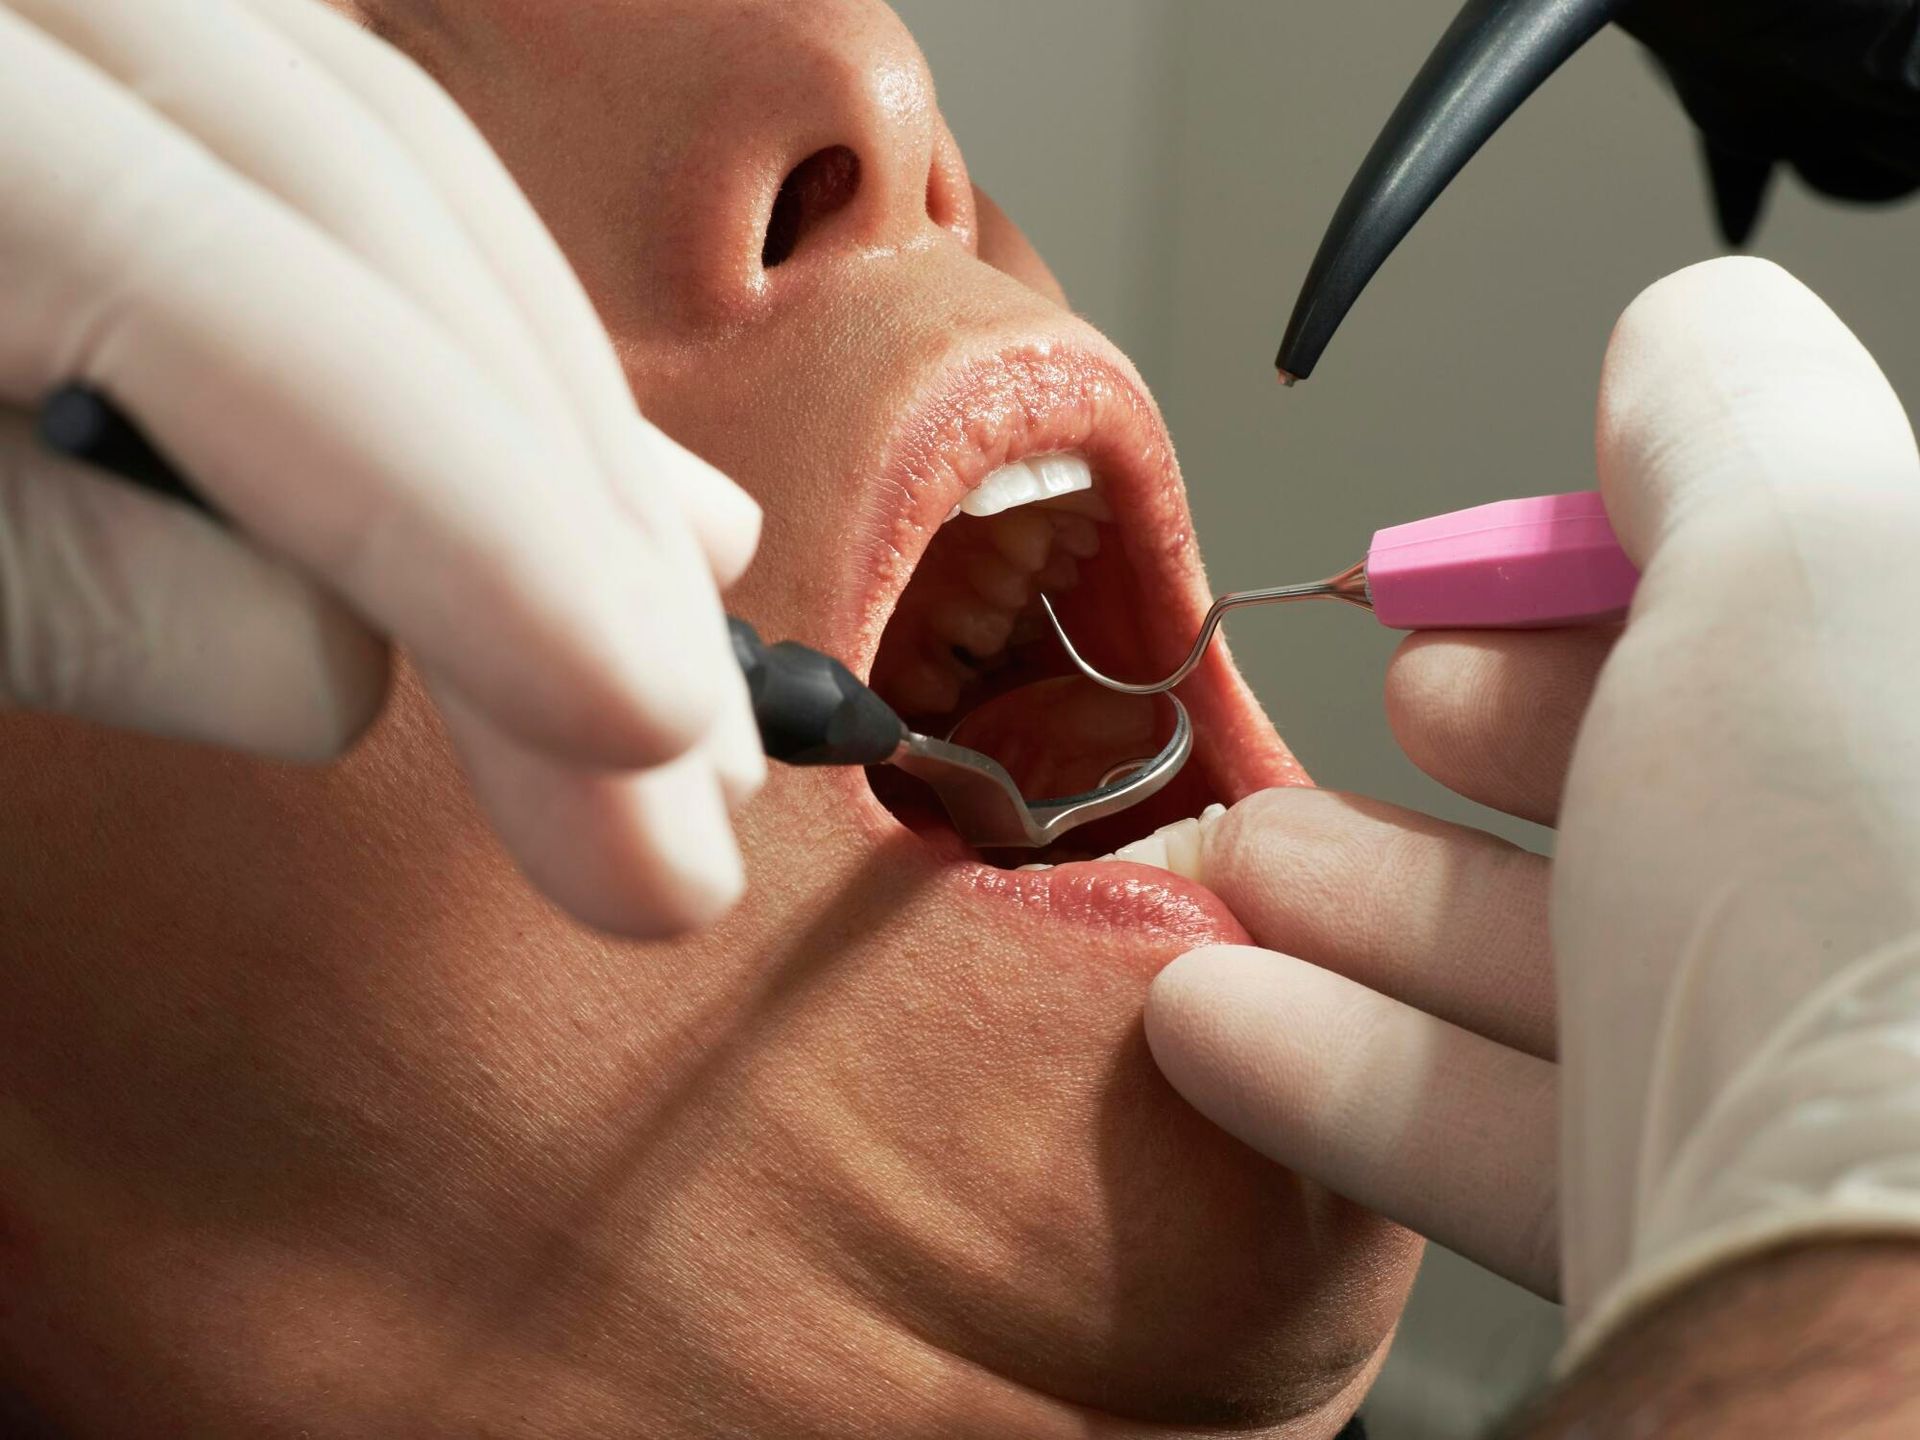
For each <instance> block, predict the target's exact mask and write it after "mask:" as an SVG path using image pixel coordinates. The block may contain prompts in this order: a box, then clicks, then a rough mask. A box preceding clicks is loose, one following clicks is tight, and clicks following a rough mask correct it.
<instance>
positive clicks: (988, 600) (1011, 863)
mask: <svg viewBox="0 0 1920 1440" xmlns="http://www.w3.org/2000/svg"><path fill="white" fill-rule="evenodd" d="M1042 368H1046V367H1042ZM1064 368H1065V369H1066V370H1067V371H1069V372H1074V371H1077V370H1081V369H1082V367H1075V366H1073V365H1072V364H1071V363H1070V362H1066V363H1064ZM1046 378H1047V379H1048V383H1047V384H1042V385H1029V386H1026V387H1024V392H1023V393H1021V394H1020V395H1019V399H1020V402H1021V405H1022V408H1023V413H1022V414H1021V415H1019V416H1018V417H1017V419H1016V421H1015V423H1013V424H1011V425H1008V424H1006V423H1005V420H1004V414H1005V412H1004V410H1003V411H1002V412H1001V413H1002V417H1003V418H1002V423H1000V424H999V425H998V426H997V427H996V428H997V429H998V431H999V432H1000V433H998V434H994V435H991V436H990V437H988V438H987V439H986V440H985V441H984V442H983V440H982V437H981V435H980V432H979V428H978V427H970V426H966V425H964V424H963V425H962V426H961V427H960V431H961V433H960V435H959V436H958V437H956V439H955V443H954V444H953V445H951V446H949V447H948V450H947V453H946V455H945V464H944V466H942V467H940V473H939V475H938V477H937V479H936V480H934V481H932V482H929V483H926V484H924V485H923V486H921V487H919V488H921V489H923V490H924V491H925V492H926V493H925V494H924V495H923V496H919V497H917V498H918V499H920V500H923V501H924V500H933V499H936V498H937V499H939V500H943V501H945V507H944V509H943V510H942V511H941V512H940V513H936V514H930V515H927V516H926V517H925V519H924V520H923V522H922V526H921V527H920V529H919V531H918V532H917V533H920V534H924V544H923V545H921V546H920V547H919V550H918V554H917V556H915V557H912V558H909V557H908V556H907V555H906V554H905V553H904V552H905V551H906V550H907V549H908V548H909V547H907V546H902V547H900V548H901V550H902V552H903V553H902V557H901V558H902V560H903V561H906V563H908V564H910V566H911V570H910V573H908V574H907V575H906V578H905V581H904V584H900V583H899V580H898V577H897V576H896V577H894V584H895V585H898V590H897V598H896V599H895V601H894V604H893V607H892V611H891V613H890V614H888V615H886V617H885V623H884V626H883V627H882V628H881V629H880V632H879V635H878V641H877V645H876V647H875V649H874V651H873V661H872V666H871V671H870V675H869V679H868V683H869V684H870V685H871V686H872V687H873V688H874V690H875V691H877V692H878V693H879V695H880V696H881V697H882V698H883V699H885V700H886V701H887V702H888V703H889V704H890V705H891V706H892V707H893V708H894V710H895V711H896V712H898V713H899V714H900V715H901V716H902V718H903V719H905V720H906V721H907V723H908V724H909V725H910V726H912V727H913V728H914V729H915V730H918V731H920V732H921V733H923V734H928V735H933V736H937V737H941V738H951V739H952V740H954V741H955V742H956V743H958V744H962V745H965V746H967V747H969V748H971V749H974V750H978V751H981V752H983V753H985V754H987V755H990V756H992V757H993V758H994V759H996V760H998V761H999V762H1000V763H1001V764H1002V765H1003V766H1004V767H1005V768H1006V769H1007V771H1008V772H1009V773H1010V774H1011V775H1012V776H1013V778H1014V780H1015V781H1016V782H1017V783H1018V784H1019V787H1020V790H1021V793H1022V794H1023V795H1024V796H1025V797H1026V798H1027V799H1028V800H1029V801H1030V802H1037V801H1041V800H1046V799H1055V798H1059V797H1063V796H1067V795H1072V794H1077V793H1080V792H1083V791H1087V790H1091V789H1094V788H1096V787H1098V786H1099V785H1100V784H1101V783H1102V782H1103V781H1104V780H1106V779H1107V778H1109V777H1111V776H1113V775H1114V774H1116V773H1124V771H1125V770H1126V769H1127V768H1128V766H1129V764H1131V763H1138V762H1140V761H1143V760H1145V759H1147V758H1149V757H1151V756H1152V755H1154V754H1155V753H1156V752H1157V751H1158V750H1159V749H1160V748H1161V746H1162V745H1163V744H1164V743H1165V742H1166V740H1167V738H1168V734H1169V733H1170V730H1171V725H1172V707H1171V706H1169V705H1168V704H1167V703H1166V702H1165V701H1164V700H1160V699H1155V698H1151V697H1138V696H1128V695H1121V694H1118V693H1115V692H1113V691H1109V690H1106V689H1104V688H1102V687H1100V686H1097V685H1095V684H1093V683H1092V682H1090V681H1087V680H1085V679H1083V678H1081V677H1080V676H1079V675H1078V674H1077V673H1076V672H1074V670H1073V667H1072V666H1071V664H1070V662H1069V661H1068V659H1067V656H1066V654H1065V652H1064V651H1063V650H1062V649H1061V647H1060V645H1059V643H1058V641H1057V640H1056V639H1055V638H1054V636H1053V633H1052V631H1051V629H1050V627H1049V626H1048V625H1047V623H1046V618H1045V615H1044V614H1043V612H1042V611H1041V608H1040V597H1041V596H1042V595H1043V594H1044V595H1046V596H1047V597H1048V598H1049V599H1050V600H1051V601H1052V602H1053V604H1054V606H1055V608H1056V610H1058V612H1059V614H1060V617H1061V620H1062V622H1063V623H1064V624H1065V625H1066V627H1067V629H1068V632H1069V633H1070V634H1072V635H1073V637H1074V640H1075V643H1076V644H1077V645H1078V646H1079V647H1080V649H1081V651H1082V653H1083V654H1084V655H1085V656H1086V657H1087V658H1088V659H1089V660H1091V661H1092V662H1093V663H1094V664H1095V665H1097V666H1099V667H1100V668H1102V669H1105V670H1107V671H1108V672H1109V673H1113V674H1119V675H1127V676H1133V677H1137V678H1147V677H1149V676H1151V675H1154V674H1164V673H1165V672H1166V670H1167V669H1169V668H1171V666H1172V664H1173V663H1175V662H1177V660H1178V659H1179V658H1180V656H1181V655H1183V654H1184V652H1185V649H1186V646H1187V645H1188V644H1189V643H1190V642H1191V639H1192V636H1193V634H1194V633H1196V630H1197V625H1198V621H1199V616H1200V614H1201V613H1202V612H1203V611H1204V609H1205V606H1206V602H1207V597H1206V591H1205V587H1204V583H1203V582H1202V580H1201V578H1200V572H1199V566H1198V559H1197V556H1196V555H1195V553H1194V547H1193V544H1192V540H1191V535H1190V530H1189V527H1188V524H1187V519H1186V513H1185V506H1184V501H1183V499H1182V496H1181V493H1180V488H1179V484H1178V480H1177V479H1176V478H1175V475H1174V472H1173V467H1172V463H1171V456H1170V454H1169V453H1167V452H1166V449H1165V441H1164V432H1162V431H1161V430H1160V429H1159V424H1158V419H1157V417H1155V416H1152V415H1151V409H1150V406H1148V405H1147V403H1146V402H1145V401H1144V399H1143V398H1137V392H1134V391H1133V389H1132V387H1131V386H1130V385H1128V384H1127V383H1126V382H1125V381H1124V380H1123V379H1122V378H1121V377H1117V376H1113V375H1110V374H1106V373H1104V372H1102V373H1099V374H1096V375H1095V376H1094V377H1093V378H1092V379H1091V380H1090V379H1089V377H1088V375H1087V374H1085V373H1069V374H1067V375H1064V376H1062V375H1053V376H1051V377H1046ZM1062 382H1064V383H1062ZM990 388H991V387H990ZM1013 388H1014V389H1015V390H1016V391H1021V390H1022V387H1019V386H1015V387H1013ZM1115 390H1124V391H1125V392H1126V393H1125V394H1124V395H1123V396H1122V399H1121V400H1120V401H1118V402H1116V400H1115V398H1114V395H1113V394H1112V393H1110V392H1112V391H1115ZM1062 402H1064V403H1062ZM1116 412H1118V413H1116ZM1143 412H1144V415H1143ZM1116 432H1117V433H1116ZM1163 457H1164V458H1163ZM927 530H930V532H931V533H930V534H925V531H927ZM887 588H889V589H891V588H893V586H888V587H887ZM1179 693H1180V696H1181V698H1182V700H1183V701H1184V702H1185V703H1186V705H1187V706H1188V708H1189V710H1190V711H1191V713H1192V716H1193V723H1194V729H1195V745H1194V753H1193V757H1192V758H1191V759H1190V760H1189V761H1188V763H1187V765H1186V767H1185V768H1184V769H1183V770H1182V771H1181V773H1180V774H1179V775H1178V776H1177V777H1175V778H1174V779H1173V780H1172V781H1171V782H1170V783H1169V784H1168V785H1167V786H1166V787H1165V788H1164V789H1163V790H1161V791H1160V792H1159V793H1158V794H1155V795H1153V796H1151V797H1149V798H1148V799H1146V800H1144V801H1142V802H1141V803H1140V804H1138V805H1136V806H1134V807H1132V808H1131V809H1128V810H1126V811H1124V812H1122V813H1120V814H1117V815H1112V816H1108V817H1106V818H1104V819H1101V820H1096V821H1094V822H1092V823H1089V824H1087V825H1085V826H1082V827H1080V828H1078V829H1076V830H1073V831H1071V832H1069V833H1068V834H1066V835H1065V836H1063V837H1062V838H1061V839H1060V840H1059V841H1057V842H1055V843H1054V844H1053V845H1051V846H1048V847H1046V848H1045V849H1037V850H1036V849H990V850H977V849H975V848H974V847H973V846H971V845H969V844H968V843H967V842H966V841H965V840H964V839H962V837H961V836H960V835H959V834H958V833H957V832H956V831H955V829H954V827H953V825H952V823H951V821H950V820H949V819H948V817H947V814H946V811H945V810H944V809H943V808H942V806H941V804H940V802H939V800H938V798H937V797H936V796H935V795H934V794H933V792H932V791H931V790H930V789H929V788H928V787H927V786H925V785H924V784H922V783H921V782H920V781H918V780H916V779H914V778H913V777H911V776H909V775H906V774H904V773H902V772H900V771H898V770H895V769H892V768H890V767H877V768H875V769H872V770H869V771H868V772H867V777H868V783H869V785H870V786H871V788H872V791H873V794H874V796H875V798H876V799H877V800H878V801H879V802H880V804H881V805H882V806H883V807H884V808H885V809H886V810H887V811H888V812H889V813H890V814H891V815H892V816H893V817H894V818H895V819H896V820H898V821H899V822H900V823H901V824H902V825H904V826H905V827H906V828H907V829H909V830H910V831H912V832H913V833H914V834H915V835H916V836H917V837H919V838H920V839H921V840H922V841H923V842H925V843H927V844H928V845H929V846H931V847H933V849H934V850H935V851H936V852H937V853H938V854H939V855H940V856H941V857H942V858H945V859H949V860H963V861H974V862H977V863H980V864H984V865H987V866H991V867H994V868H996V869H1001V870H1012V869H1022V868H1027V867H1032V866H1036V865H1039V866H1055V865H1061V864H1066V863H1070V862H1078V861H1086V860H1090V859H1095V858H1104V859H1116V860H1122V861H1135V862H1140V863H1145V864H1151V865H1156V866H1159V867H1160V868H1162V869H1166V870H1171V871H1173V872H1175V873H1177V874H1180V875H1184V876H1186V877H1187V878H1189V879H1198V878H1199V877H1198V875H1197V874H1196V866H1197V858H1198V850H1199V845H1200V828H1201V826H1202V824H1203V823H1204V822H1205V820H1206V819H1208V818H1210V816H1211V815H1212V814H1215V813H1218V807H1221V806H1225V805H1230V804H1232V803H1233V802H1234V801H1235V800H1237V799H1239V798H1240V797H1241V796H1242V795H1244V794H1246V793H1248V792H1249V791H1251V790H1253V789H1257V788H1260V787H1261V786H1262V785H1266V784H1273V783H1284V782H1285V781H1286V780H1288V779H1297V778H1299V777H1298V772H1297V769H1292V762H1291V757H1290V756H1287V755H1286V752H1285V750H1284V747H1282V746H1281V745H1280V743H1279V740H1278V737H1277V736H1275V735H1274V734H1273V731H1272V728H1271V726H1269V725H1267V723H1266V721H1265V718H1264V716H1262V715H1261V714H1260V712H1259V710H1258V707H1257V706H1256V705H1255V704H1254V702H1253V700H1252V697H1251V696H1250V695H1249V694H1248V693H1247V691H1246V689H1245V687H1244V685H1242V684H1241V683H1240V682H1239V680H1238V678H1237V676H1235V675H1234V673H1233V671H1232V669H1231V667H1230V666H1229V665H1228V664H1227V662H1226V661H1225V659H1224V658H1223V657H1222V656H1220V655H1217V654H1216V655H1214V656H1211V657H1209V660H1208V662H1207V663H1206V664H1204V665H1202V666H1201V667H1200V669H1199V670H1197V671H1196V672H1195V673H1194V674H1193V675H1192V676H1191V677H1189V679H1188V680H1187V681H1186V682H1184V683H1183V684H1182V685H1181V687H1180V690H1179ZM1276 762H1278V763H1277V765H1276ZM1289 769H1292V773H1291V774H1288V773H1286V772H1287V771H1288V770H1289Z"/></svg>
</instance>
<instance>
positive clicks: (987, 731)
mask: <svg viewBox="0 0 1920 1440" xmlns="http://www.w3.org/2000/svg"><path fill="white" fill-rule="evenodd" d="M1167 709H1168V707H1166V706H1164V705H1162V704H1161V703H1160V702H1159V701H1158V700H1156V699H1155V698H1154V697H1152V696H1150V695H1119V694H1115V693H1114V692H1113V691H1111V690H1108V689H1105V688H1104V687H1102V686H1099V685H1096V684H1094V683H1093V682H1092V681H1091V680H1087V679H1083V678H1082V677H1081V676H1078V675H1068V676H1063V677H1061V678H1059V679H1054V680H1042V681H1039V682H1038V683H1036V684H1033V685H1023V686H1021V687H1020V688H1019V689H1018V690H1010V691H1008V692H1007V693H1006V694H1005V695H1001V696H999V697H998V698H997V699H993V700H989V701H988V702H987V703H986V704H984V705H982V706H981V707H980V708H979V709H978V710H975V711H974V712H973V713H971V714H970V715H968V716H967V718H966V719H964V720H962V721H961V722H960V723H959V725H957V726H956V727H955V728H954V731H953V733H952V735H951V736H950V737H948V738H950V739H951V740H952V741H953V743H954V744H956V745H965V746H967V747H968V748H969V749H972V750H978V751H980V752H981V753H982V754H986V755H991V756H992V757H993V758H994V759H995V760H998V761H999V762H1000V763H1001V764H1002V765H1004V766H1005V767H1006V768H1007V773H1008V774H1010V775H1011V776H1013V779H1014V783H1015V784H1017V785H1018V786H1019V787H1020V793H1021V794H1022V795H1024V796H1026V798H1027V799H1028V800H1046V799H1053V798H1057V797H1061V796H1066V795H1078V794H1080V793H1082V792H1083V791H1087V790H1093V789H1096V788H1098V787H1099V785H1100V783H1101V781H1102V780H1103V779H1104V778H1105V777H1106V776H1107V774H1108V772H1109V771H1111V770H1113V769H1114V768H1115V767H1117V766H1121V765H1125V764H1126V763H1127V762H1129V761H1134V762H1139V761H1145V760H1150V759H1152V758H1153V757H1154V756H1155V755H1156V754H1158V753H1159V751H1160V748H1161V746H1163V745H1165V744H1166V742H1167V737H1168V733H1169V731H1170V729H1171V722H1170V716H1169V714H1168V713H1167Z"/></svg>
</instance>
